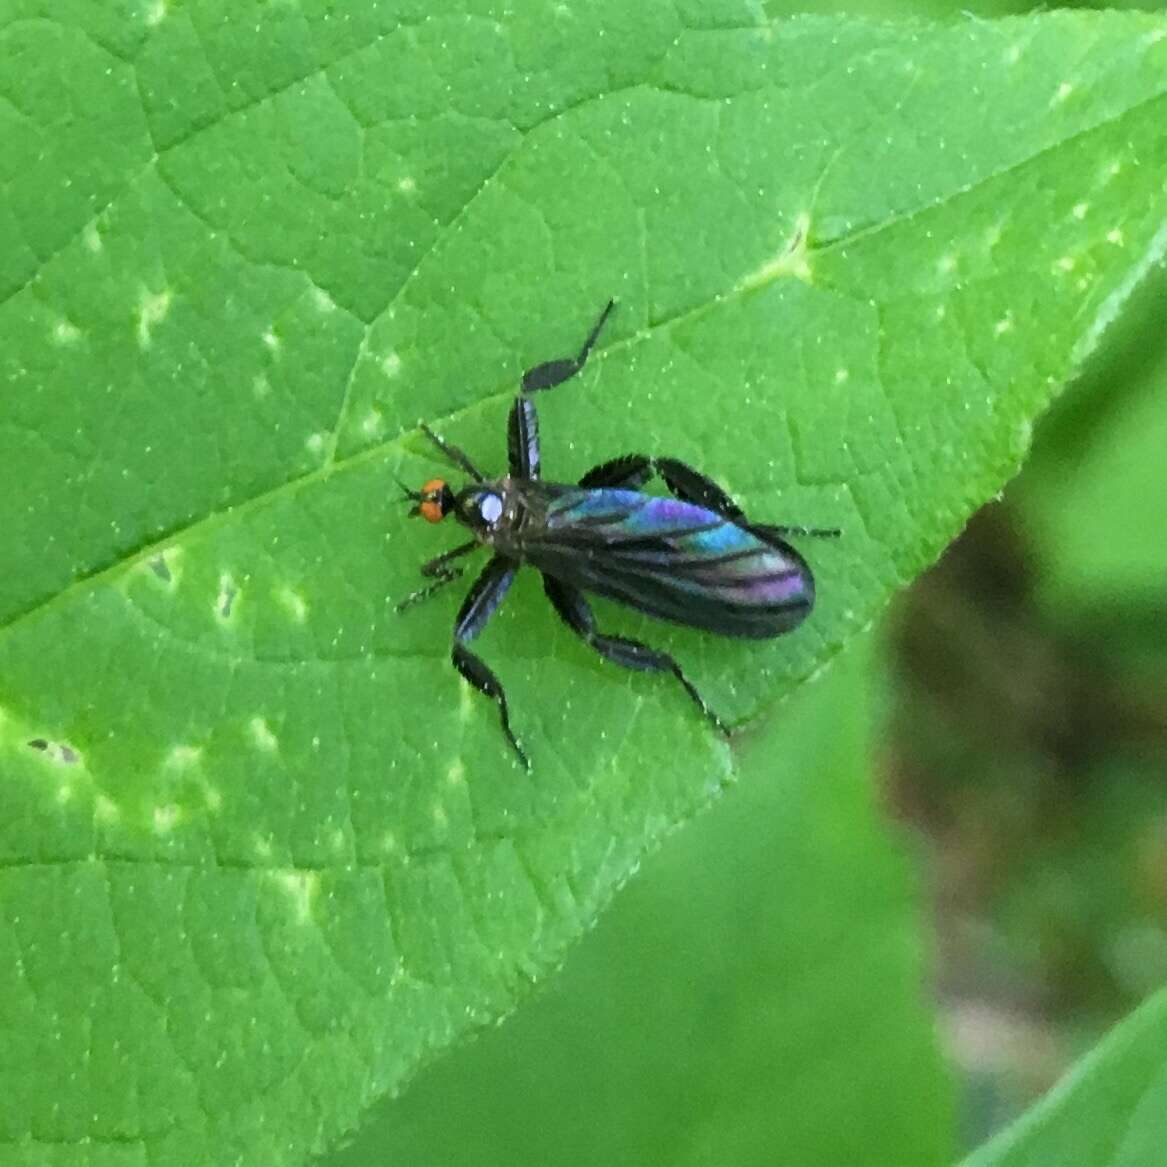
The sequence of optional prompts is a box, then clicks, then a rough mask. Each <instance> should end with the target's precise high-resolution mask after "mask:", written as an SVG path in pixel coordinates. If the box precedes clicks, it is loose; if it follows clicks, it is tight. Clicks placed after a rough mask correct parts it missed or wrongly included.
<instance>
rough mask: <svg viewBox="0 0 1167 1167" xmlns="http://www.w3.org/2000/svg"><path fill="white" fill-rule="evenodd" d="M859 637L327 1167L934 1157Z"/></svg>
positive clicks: (869, 677)
mask: <svg viewBox="0 0 1167 1167" xmlns="http://www.w3.org/2000/svg"><path fill="white" fill-rule="evenodd" d="M870 639H871V638H870V637H865V638H860V641H859V644H858V645H854V646H851V647H849V648H848V650H847V651H846V652H845V653H844V654H843V658H842V659H841V660H840V661H838V662H837V663H836V664H835V665H834V666H833V667H832V668H831V670H830V671H829V673H828V674H827V676H826V677H824V678H823V679H822V680H821V681H817V682H816V683H814V684H811V685H806V686H804V687H803V688H802V689H800V691H799V692H798V693H797V694H796V695H795V697H794V698H793V699H792V700H791V702H790V704H789V706H788V707H786V708H784V709H783V710H782V716H781V717H777V718H768V719H767V720H766V724H765V725H763V726H762V727H761V728H760V730H759V732H758V733H756V734H751V735H750V737H749V739H748V741H747V742H745V743H744V746H743V750H742V755H741V760H740V764H741V784H740V786H738V787H737V788H736V789H735V790H734V791H733V793H732V795H730V796H727V797H726V798H724V799H722V800H720V801H719V802H718V804H717V805H716V806H714V807H712V808H711V809H710V811H709V813H707V814H704V815H701V816H699V817H698V818H697V819H696V820H694V822H692V823H691V824H689V825H688V826H687V827H686V828H685V830H684V831H683V832H681V833H680V835H679V836H678V837H677V838H675V839H670V840H669V842H668V845H667V846H666V847H664V848H663V849H662V851H661V852H659V853H658V854H655V855H652V856H650V857H649V858H648V859H647V860H646V862H645V864H644V866H643V867H642V869H641V871H640V872H639V873H638V875H637V877H636V879H635V880H633V881H632V882H631V883H630V884H629V886H628V887H627V888H626V889H625V890H624V891H623V892H622V893H621V894H620V895H619V896H618V897H617V899H616V902H615V903H614V904H613V905H612V907H611V908H610V909H609V911H608V912H607V913H605V915H604V916H603V917H602V918H601V919H600V921H599V923H598V924H597V926H596V928H595V930H594V931H593V932H592V933H591V934H589V935H588V936H587V937H585V938H584V939H583V940H582V941H581V943H580V944H579V945H578V946H577V947H576V948H575V949H574V950H573V951H572V953H571V955H570V956H569V958H568V960H567V962H566V966H565V967H564V969H563V971H562V972H561V973H559V974H558V975H557V976H556V977H555V978H554V979H553V980H552V981H551V983H550V984H549V985H548V986H547V987H546V989H543V990H541V991H540V992H539V994H538V995H537V996H536V997H535V999H534V1000H532V1001H530V1002H529V1003H528V1004H527V1005H525V1006H524V1007H523V1009H521V1010H520V1011H519V1013H518V1015H517V1016H515V1017H514V1018H513V1019H511V1020H509V1021H508V1022H507V1024H506V1025H503V1026H501V1027H499V1028H497V1029H491V1030H489V1031H487V1032H485V1033H483V1034H481V1035H480V1036H479V1037H478V1038H477V1040H475V1041H474V1042H473V1043H471V1044H469V1045H468V1046H467V1047H466V1048H465V1049H461V1050H457V1051H455V1052H454V1053H453V1054H451V1055H450V1056H449V1057H447V1058H444V1059H442V1061H440V1062H439V1063H438V1064H437V1065H435V1066H433V1067H430V1068H427V1069H426V1070H425V1071H424V1072H423V1073H422V1074H420V1075H419V1076H418V1078H417V1080H416V1081H415V1082H414V1083H413V1084H412V1085H411V1086H410V1088H409V1089H408V1090H407V1091H406V1092H405V1095H404V1097H402V1098H400V1099H395V1100H393V1101H391V1102H388V1103H387V1104H385V1105H384V1106H381V1107H379V1108H377V1110H376V1111H374V1113H373V1115H372V1116H371V1117H370V1121H369V1122H368V1124H367V1125H366V1127H365V1128H364V1129H363V1130H362V1131H361V1133H360V1135H359V1136H358V1138H357V1139H356V1141H355V1142H354V1143H353V1145H352V1146H351V1147H348V1148H345V1149H343V1150H340V1151H338V1152H336V1153H335V1154H333V1155H331V1156H329V1157H328V1158H327V1159H326V1160H324V1162H323V1163H322V1165H321V1167H365V1165H369V1167H372V1165H373V1164H382V1163H410V1164H413V1165H414V1167H426V1165H428V1164H441V1165H442V1167H462V1165H464V1164H467V1165H468V1164H473V1165H474V1167H491V1165H493V1164H495V1163H497V1164H500V1165H501V1164H506V1165H509V1164H512V1163H555V1164H557V1167H594V1165H596V1164H604V1163H621V1164H624V1163H628V1164H632V1163H670V1164H676V1165H677V1167H705V1165H708V1167H720V1165H722V1164H726V1163H732V1164H733V1165H734V1167H753V1165H755V1164H757V1165H759V1167H761V1165H766V1167H769V1165H770V1164H773V1162H774V1152H775V1148H776V1147H781V1148H782V1158H783V1161H785V1162H788V1163H794V1164H798V1167H816V1165H821V1167H837V1165H838V1164H840V1163H860V1162H870V1163H893V1162H894V1163H896V1164H897V1167H934V1165H935V1164H937V1163H943V1162H950V1161H951V1159H952V1153H953V1145H954V1129H953V1128H954V1124H953V1121H952V1110H953V1107H952V1101H953V1098H952V1095H953V1091H952V1087H951V1083H950V1082H949V1080H948V1077H947V1073H946V1069H945V1067H944V1064H943V1061H942V1057H941V1054H940V1051H939V1049H938V1048H937V1042H936V1032H935V1029H936V1027H935V1023H934V1019H933V1015H932V1005H931V1001H930V996H931V994H930V993H929V991H928V989H927V987H926V986H927V981H928V979H929V978H928V974H927V970H926V969H924V968H923V967H922V966H923V964H924V961H923V960H922V959H921V951H920V949H921V940H920V933H919V928H918V921H917V919H916V914H917V913H916V904H915V902H914V896H913V894H912V890H913V889H912V887H911V884H912V880H911V878H910V873H909V862H908V856H907V854H906V853H905V849H904V848H903V846H902V844H903V842H904V839H903V838H902V837H900V835H899V834H898V832H894V831H889V830H888V828H887V825H886V824H885V823H884V822H882V821H881V817H880V814H879V810H878V808H877V807H876V805H875V801H876V800H875V798H874V797H873V794H872V790H871V786H870V769H871V767H870V762H871V757H870V753H871V751H870V744H871V743H870V742H869V737H870V736H871V726H870V722H871V720H872V719H871V715H870V714H871V709H870V706H871V704H872V698H873V692H872V690H873V689H874V688H875V684H874V682H875V678H876V676H878V673H876V672H875V671H874V670H873V669H872V667H871V666H872V663H873V661H872V657H873V654H872V653H871V652H870V651H869V649H870V648H871V647H872V646H871V645H870ZM861 646H865V647H862V650H861V651H858V652H857V651H856V649H859V648H861ZM451 1114H456V1115H458V1116H459V1118H458V1121H457V1122H451V1121H450V1115H451Z"/></svg>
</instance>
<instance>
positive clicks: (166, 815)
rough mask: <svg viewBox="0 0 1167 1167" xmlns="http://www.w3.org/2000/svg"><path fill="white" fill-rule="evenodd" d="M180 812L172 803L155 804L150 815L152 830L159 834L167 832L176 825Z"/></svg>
mask: <svg viewBox="0 0 1167 1167" xmlns="http://www.w3.org/2000/svg"><path fill="white" fill-rule="evenodd" d="M181 815H182V812H181V811H180V810H179V808H178V807H177V806H175V805H174V803H167V804H166V805H165V806H156V807H155V808H154V814H153V816H152V820H153V824H154V830H155V832H156V833H157V834H159V835H165V834H169V832H170V831H172V830H174V828H175V827H176V826H177V825H178V820H179V819H180V818H181Z"/></svg>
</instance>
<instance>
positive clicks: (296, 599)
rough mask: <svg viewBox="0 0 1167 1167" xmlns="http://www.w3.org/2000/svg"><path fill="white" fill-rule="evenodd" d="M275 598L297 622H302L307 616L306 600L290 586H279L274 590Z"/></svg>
mask: <svg viewBox="0 0 1167 1167" xmlns="http://www.w3.org/2000/svg"><path fill="white" fill-rule="evenodd" d="M276 599H277V600H278V601H279V602H280V605H281V606H282V607H283V608H284V609H285V610H286V611H287V613H288V615H289V616H291V617H292V619H293V620H295V621H296V623H297V624H303V623H304V621H305V619H306V618H307V616H308V601H307V600H305V599H304V597H303V596H302V595H300V593H299V592H297V591H293V589H292V588H280V590H279V591H278V592H276Z"/></svg>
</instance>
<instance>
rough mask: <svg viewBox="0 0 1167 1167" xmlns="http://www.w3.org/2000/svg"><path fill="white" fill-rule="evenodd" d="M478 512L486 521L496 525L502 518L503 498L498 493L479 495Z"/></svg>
mask: <svg viewBox="0 0 1167 1167" xmlns="http://www.w3.org/2000/svg"><path fill="white" fill-rule="evenodd" d="M478 513H479V514H480V515H481V516H482V521H483V522H484V523H489V524H490V525H491V526H494V524H495V523H497V522H498V521H499V519H501V518H502V498H501V497H500V496H499V495H497V494H482V495H479V496H478Z"/></svg>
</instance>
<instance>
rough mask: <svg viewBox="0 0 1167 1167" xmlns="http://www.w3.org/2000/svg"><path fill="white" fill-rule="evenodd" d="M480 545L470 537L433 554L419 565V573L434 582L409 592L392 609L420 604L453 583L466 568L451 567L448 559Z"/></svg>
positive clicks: (401, 608) (403, 609) (457, 556)
mask: <svg viewBox="0 0 1167 1167" xmlns="http://www.w3.org/2000/svg"><path fill="white" fill-rule="evenodd" d="M480 546H481V544H480V543H479V542H478V540H477V539H471V540H470V542H469V543H463V544H461V545H460V546H458V547H455V548H454V549H453V550H452V551H443V552H442V554H441V555H438V556H435V558H433V559H431V560H430V561H429V562H428V563H423V564H422V565H421V574H422V575H424V576H425V577H426V578H427V579H433V580H434V582H433V583H432V584H426V586H425V587H423V588H418V589H417V591H416V592H411V593H410V594H409V595H408V596H406V597H405V599H404V600H402V601H401V602H400V603H399V604H398V605H397V606H396V608H395V609H394V610H395V611H397V612H403V611H405V609H406V608H412V607H413V605H414V604H420V603H421V601H422V600H428V599H429V598H430V596H432V595H433V594H434V592H436V591H438V590H439V589H441V588H444V587H445V586H446V584H448V583H453V582H454V580H456V579H457V578H458V577H459V576H460V575H461V574H462V572H463V571H465V570H466V569H465V568H464V567H451V566H450V560H452V559H458V558H459V557H460V556H463V555H469V554H470V552H471V551H473V550H475V549H476V548H477V547H480Z"/></svg>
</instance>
